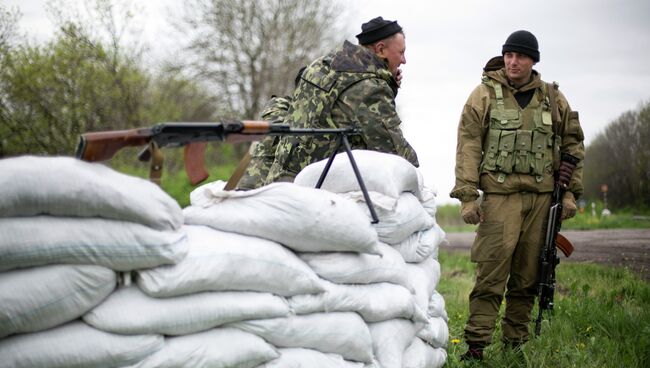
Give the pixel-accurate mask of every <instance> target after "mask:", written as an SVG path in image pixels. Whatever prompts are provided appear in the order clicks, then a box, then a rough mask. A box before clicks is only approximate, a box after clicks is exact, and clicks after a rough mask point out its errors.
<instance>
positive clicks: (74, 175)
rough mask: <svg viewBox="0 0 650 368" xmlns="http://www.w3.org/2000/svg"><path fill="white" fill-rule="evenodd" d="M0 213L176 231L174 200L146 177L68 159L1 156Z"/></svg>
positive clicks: (177, 212) (177, 213)
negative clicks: (116, 222)
mask: <svg viewBox="0 0 650 368" xmlns="http://www.w3.org/2000/svg"><path fill="white" fill-rule="evenodd" d="M0 172H1V173H2V176H0V191H1V192H2V196H0V217H13V216H34V215H40V214H48V215H55V216H78V217H104V218H109V219H115V220H121V221H128V222H135V223H139V224H143V225H147V226H149V227H152V228H154V229H160V230H174V229H178V228H180V226H181V225H182V223H183V215H182V213H181V208H180V206H179V205H178V203H177V202H176V201H175V200H174V199H173V198H171V197H170V196H169V195H168V194H167V193H165V192H164V191H163V190H162V189H161V188H160V187H159V186H157V185H155V184H153V183H151V182H150V181H147V180H144V179H141V178H137V177H133V176H129V175H124V174H121V173H119V172H117V171H115V170H113V169H111V168H109V167H106V166H104V165H102V164H97V163H95V164H93V163H88V162H84V161H80V160H77V159H74V158H71V157H35V156H22V157H14V158H8V159H3V160H0Z"/></svg>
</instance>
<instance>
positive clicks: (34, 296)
mask: <svg viewBox="0 0 650 368" xmlns="http://www.w3.org/2000/svg"><path fill="white" fill-rule="evenodd" d="M115 283H116V277H115V272H113V271H111V270H109V269H107V268H104V267H99V266H75V265H56V266H45V267H38V268H26V269H22V270H15V271H9V272H3V273H0V338H2V337H5V336H7V335H10V334H14V333H20V332H35V331H40V330H45V329H47V328H50V327H54V326H58V325H60V324H63V323H65V322H69V321H72V320H73V319H77V318H79V317H80V316H81V315H83V314H84V313H86V312H87V311H88V310H90V309H91V308H93V307H94V306H96V305H97V304H99V303H100V302H101V301H102V300H104V298H106V296H107V295H108V294H110V293H111V291H113V289H114V288H115Z"/></svg>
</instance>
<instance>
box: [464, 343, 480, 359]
mask: <svg viewBox="0 0 650 368" xmlns="http://www.w3.org/2000/svg"><path fill="white" fill-rule="evenodd" d="M460 360H461V361H469V360H483V346H481V345H472V344H470V345H469V348H468V349H467V351H466V352H465V354H463V355H461V356H460Z"/></svg>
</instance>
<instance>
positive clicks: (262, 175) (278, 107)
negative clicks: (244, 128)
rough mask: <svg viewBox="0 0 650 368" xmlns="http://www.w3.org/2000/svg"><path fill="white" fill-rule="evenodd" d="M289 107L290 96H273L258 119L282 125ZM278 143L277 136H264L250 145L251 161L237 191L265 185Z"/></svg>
mask: <svg viewBox="0 0 650 368" xmlns="http://www.w3.org/2000/svg"><path fill="white" fill-rule="evenodd" d="M290 105H291V97H290V96H285V97H278V96H273V97H271V99H270V100H269V101H268V102H267V103H266V106H264V109H263V110H262V114H261V116H260V117H261V118H262V120H268V121H270V122H271V123H272V124H283V123H284V118H285V117H286V116H287V111H289V106H290ZM279 141H280V137H278V136H266V137H264V139H262V140H261V141H260V142H259V143H253V144H252V145H251V148H250V150H249V154H250V155H251V160H250V162H249V163H248V166H247V167H246V171H245V172H244V175H242V177H241V179H240V180H239V183H238V184H237V189H242V190H245V189H255V188H259V187H261V186H263V185H264V184H266V177H267V176H268V175H269V170H270V169H271V165H273V161H274V159H275V150H276V148H277V145H278V142H279Z"/></svg>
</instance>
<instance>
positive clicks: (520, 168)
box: [515, 130, 533, 174]
mask: <svg viewBox="0 0 650 368" xmlns="http://www.w3.org/2000/svg"><path fill="white" fill-rule="evenodd" d="M532 139H533V132H532V131H530V130H517V139H516V141H515V152H516V153H515V172H517V173H521V174H529V173H530V171H531V162H530V161H531V160H530V152H531V142H532Z"/></svg>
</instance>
